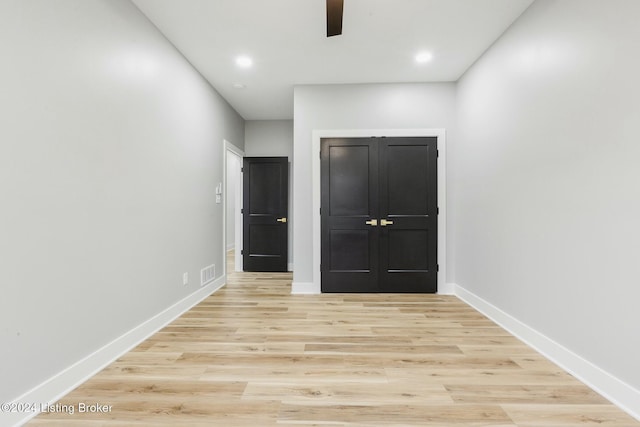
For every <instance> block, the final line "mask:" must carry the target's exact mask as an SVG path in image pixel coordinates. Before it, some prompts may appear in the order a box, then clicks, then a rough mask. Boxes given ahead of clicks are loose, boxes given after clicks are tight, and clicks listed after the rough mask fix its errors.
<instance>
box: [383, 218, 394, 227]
mask: <svg viewBox="0 0 640 427" xmlns="http://www.w3.org/2000/svg"><path fill="white" fill-rule="evenodd" d="M391 224H393V221H389V220H386V219H381V220H380V225H381V226H383V227H384V226H385V225H391Z"/></svg>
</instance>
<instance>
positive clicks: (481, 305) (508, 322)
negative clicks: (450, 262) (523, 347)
mask: <svg viewBox="0 0 640 427" xmlns="http://www.w3.org/2000/svg"><path fill="white" fill-rule="evenodd" d="M453 288H454V294H455V295H456V296H458V297H459V298H460V299H461V300H463V301H464V302H466V303H467V304H469V305H470V306H472V307H473V308H475V309H476V310H478V311H479V312H481V313H482V314H484V315H485V316H487V317H489V318H490V319H491V320H493V321H494V322H496V323H497V324H499V325H500V326H502V327H503V328H504V329H506V330H507V331H509V332H510V333H512V334H513V335H515V336H516V337H517V338H519V339H520V340H522V341H524V342H525V343H527V344H528V345H529V346H531V347H533V348H534V349H535V350H537V351H538V352H540V353H541V354H542V355H544V356H545V357H547V358H548V359H549V360H551V361H553V362H554V363H556V364H557V365H558V366H560V367H561V368H562V369H564V370H566V371H567V372H569V373H570V374H571V375H573V376H574V377H576V378H578V379H579V380H580V381H582V382H583V383H585V384H586V385H588V386H589V387H591V388H592V389H593V390H595V391H596V392H598V393H600V394H601V395H602V396H603V397H605V398H606V399H608V400H609V401H611V402H612V403H613V404H614V405H616V406H618V407H619V408H620V409H622V410H623V411H625V412H627V413H628V414H629V415H631V416H632V417H634V418H636V419H638V420H640V390H637V389H635V388H634V387H632V386H630V385H628V384H626V383H624V382H623V381H621V380H619V379H618V378H616V377H614V376H613V375H611V374H610V373H608V372H606V371H605V370H603V369H601V368H600V367H598V366H596V365H594V364H593V363H591V362H589V361H588V360H586V359H584V358H583V357H581V356H579V355H578V354H576V353H574V352H572V351H571V350H569V349H567V348H566V347H564V346H562V345H561V344H559V343H557V342H555V341H553V340H552V339H550V338H549V337H547V336H545V335H543V334H541V333H540V332H538V331H536V330H535V329H533V328H531V327H530V326H528V325H526V324H525V323H523V322H521V321H520V320H518V319H516V318H515V317H513V316H511V315H510V314H508V313H505V312H504V311H502V310H501V309H499V308H498V307H496V306H494V305H493V304H491V303H490V302H488V301H485V300H484V299H482V298H480V297H479V296H477V295H475V294H474V293H472V292H470V291H468V290H466V289H464V288H463V287H461V286H459V285H456V284H453Z"/></svg>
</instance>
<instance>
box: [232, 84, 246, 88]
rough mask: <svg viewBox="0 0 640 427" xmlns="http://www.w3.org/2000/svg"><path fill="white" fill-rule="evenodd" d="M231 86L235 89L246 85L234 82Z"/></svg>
mask: <svg viewBox="0 0 640 427" xmlns="http://www.w3.org/2000/svg"><path fill="white" fill-rule="evenodd" d="M233 87H234V88H235V89H245V88H246V87H247V86H246V85H243V84H242V83H234V84H233Z"/></svg>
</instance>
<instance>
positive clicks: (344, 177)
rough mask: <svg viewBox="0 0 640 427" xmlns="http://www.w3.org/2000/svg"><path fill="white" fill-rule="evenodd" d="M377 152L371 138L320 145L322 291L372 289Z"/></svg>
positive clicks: (375, 276)
mask: <svg viewBox="0 0 640 427" xmlns="http://www.w3.org/2000/svg"><path fill="white" fill-rule="evenodd" d="M377 151H378V146H377V144H376V141H375V140H374V139H360V138H350V139H323V140H322V147H321V154H320V155H321V158H322V160H321V168H322V171H321V176H322V183H321V186H322V200H321V204H322V205H321V206H322V208H321V235H322V236H321V241H322V243H321V245H322V246H321V247H322V250H321V261H320V264H321V265H320V270H321V275H322V279H321V288H322V292H375V291H376V289H377V282H378V256H377V253H378V233H377V232H376V231H377V229H376V227H375V225H373V224H375V223H377V219H376V218H378V154H377Z"/></svg>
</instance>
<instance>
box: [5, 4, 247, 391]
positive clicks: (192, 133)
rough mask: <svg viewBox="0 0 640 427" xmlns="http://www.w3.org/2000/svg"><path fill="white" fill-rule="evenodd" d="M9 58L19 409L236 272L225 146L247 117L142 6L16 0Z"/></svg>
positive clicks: (11, 333)
mask: <svg viewBox="0 0 640 427" xmlns="http://www.w3.org/2000/svg"><path fill="white" fill-rule="evenodd" d="M0 52H2V58H1V59H0V60H1V61H4V63H3V65H2V66H1V67H0V94H2V95H1V96H0V203H1V204H2V206H1V209H0V236H1V238H0V263H1V268H0V284H1V285H0V289H1V290H2V295H1V297H0V348H1V349H2V351H1V352H0V384H1V386H0V401H7V400H11V399H12V398H14V397H16V396H17V395H19V394H21V393H23V392H25V391H27V390H28V389H30V388H32V387H34V386H36V385H38V384H39V383H41V382H42V381H44V380H46V379H47V378H49V377H51V376H52V375H54V374H56V373H58V372H60V371H61V370H63V369H65V368H66V367H68V366H69V365H71V364H72V363H74V362H76V361H78V360H79V359H81V358H83V357H85V356H87V355H88V354H90V353H91V352H93V351H95V350H96V349H98V348H100V347H101V346H103V345H104V344H106V343H107V342H109V341H111V340H113V339H114V338H116V337H120V336H121V335H122V334H123V333H125V332H126V331H128V330H130V329H132V328H133V327H135V326H137V325H139V324H140V323H142V322H143V321H145V320H146V319H149V318H150V317H152V316H154V315H155V314H157V313H159V312H160V311H162V310H164V309H165V308H167V307H168V306H170V305H172V304H174V303H175V302H176V301H178V300H180V299H182V298H184V297H185V296H187V295H189V294H191V293H193V292H194V291H195V290H196V289H197V288H198V287H199V285H200V284H199V276H200V268H202V267H204V266H206V265H208V264H212V263H215V264H216V265H217V266H221V265H222V264H221V263H222V262H224V261H223V260H224V257H223V248H222V238H223V235H222V233H223V232H224V228H223V224H222V217H223V213H222V205H221V204H220V205H217V204H215V199H214V195H215V186H216V184H217V183H218V182H221V181H222V170H223V163H222V161H223V148H222V140H223V138H226V139H227V140H229V141H231V142H233V143H234V144H236V145H239V146H240V147H242V146H243V139H244V122H243V120H242V118H241V117H240V116H239V115H238V114H236V112H235V111H234V110H233V109H232V108H231V107H230V106H229V105H228V104H227V103H226V102H225V101H224V100H223V99H222V98H221V97H220V96H219V95H218V94H217V93H216V92H215V91H214V90H213V89H212V88H211V87H210V86H209V85H208V84H207V83H206V82H205V81H204V80H203V78H202V77H201V76H200V75H199V74H198V72H196V71H195V70H194V69H193V68H192V67H191V66H190V65H189V63H188V62H187V61H186V60H185V59H183V57H182V56H181V55H180V54H179V53H178V52H177V51H176V50H175V49H174V48H173V47H172V45H171V44H170V43H168V42H167V41H166V40H165V39H164V37H163V36H162V35H161V34H160V33H159V32H158V31H157V30H156V28H155V27H154V26H153V25H152V24H151V23H149V21H148V20H147V19H146V18H145V17H144V16H143V15H142V14H141V13H140V12H139V11H138V9H137V8H135V6H133V5H132V4H131V3H130V2H129V1H125V0H56V1H55V2H52V1H48V0H30V1H23V0H3V1H2V2H0ZM216 271H217V272H218V274H219V273H220V272H221V271H222V268H217V270H216ZM183 272H188V273H189V275H190V278H191V283H189V285H188V286H183V285H182V273H183Z"/></svg>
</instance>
